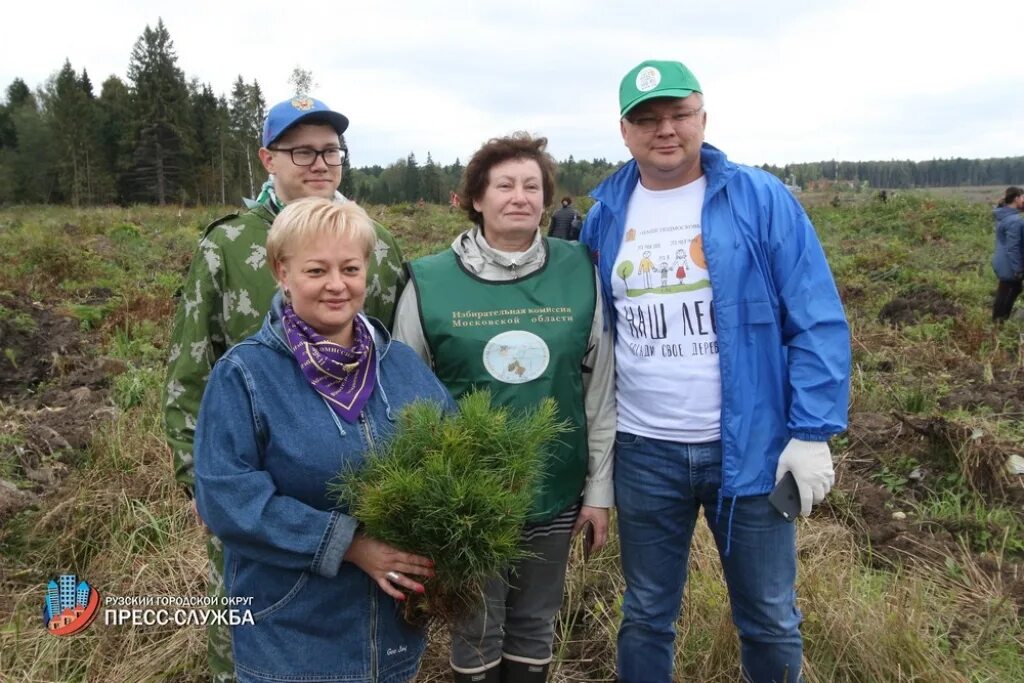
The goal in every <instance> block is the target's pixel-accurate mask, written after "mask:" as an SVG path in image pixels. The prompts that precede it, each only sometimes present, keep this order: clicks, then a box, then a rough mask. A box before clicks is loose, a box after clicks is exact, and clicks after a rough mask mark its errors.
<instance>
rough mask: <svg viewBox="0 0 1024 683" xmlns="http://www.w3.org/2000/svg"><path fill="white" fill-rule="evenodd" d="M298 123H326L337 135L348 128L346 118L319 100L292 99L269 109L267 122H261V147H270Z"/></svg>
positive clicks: (309, 98)
mask: <svg viewBox="0 0 1024 683" xmlns="http://www.w3.org/2000/svg"><path fill="white" fill-rule="evenodd" d="M298 123H326V124H327V125H329V126H331V127H332V128H334V130H336V131H338V135H341V134H342V133H344V132H345V129H346V128H348V118H347V117H346V116H345V115H344V114H340V113H338V112H336V111H333V110H332V109H331V108H330V107H328V106H327V105H326V104H324V103H323V102H321V101H320V100H315V99H313V98H312V97H293V98H292V99H290V100H285V101H284V102H278V103H277V104H275V105H274V106H273V107H271V108H270V111H269V112H268V113H267V120H266V121H264V122H263V146H264V147H270V146H271V145H272V144H274V141H275V140H277V139H278V138H279V137H281V136H282V135H284V133H285V131H287V130H288V129H289V128H291V127H292V126H294V125H296V124H298Z"/></svg>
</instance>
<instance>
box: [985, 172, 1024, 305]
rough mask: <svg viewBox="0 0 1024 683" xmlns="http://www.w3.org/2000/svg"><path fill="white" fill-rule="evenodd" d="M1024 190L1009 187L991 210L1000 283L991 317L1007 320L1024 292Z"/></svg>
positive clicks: (994, 255) (994, 259)
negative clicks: (994, 225) (1022, 283)
mask: <svg viewBox="0 0 1024 683" xmlns="http://www.w3.org/2000/svg"><path fill="white" fill-rule="evenodd" d="M1022 210H1024V190H1022V189H1021V188H1019V187H1008V188H1006V193H1005V194H1004V195H1003V199H1002V200H1001V201H1000V202H999V204H997V205H996V208H995V209H993V210H992V217H993V218H995V221H996V247H995V251H994V252H993V254H992V269H993V270H994V271H996V277H997V278H999V284H998V285H997V286H996V296H995V300H994V301H993V302H992V320H993V321H994V322H997V323H1000V322H1004V321H1006V320H1007V319H1008V318H1009V317H1010V312H1011V311H1013V304H1014V302H1015V301H1017V297H1018V296H1020V292H1021V281H1022V280H1024V216H1022V215H1021V211H1022Z"/></svg>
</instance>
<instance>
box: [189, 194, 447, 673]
mask: <svg viewBox="0 0 1024 683" xmlns="http://www.w3.org/2000/svg"><path fill="white" fill-rule="evenodd" d="M377 240H378V237H377V233H376V228H375V227H374V225H373V221H371V220H370V217H369V216H367V215H366V212H365V211H364V210H363V209H361V208H360V207H358V206H356V204H355V202H343V203H340V202H337V201H334V200H331V199H327V198H325V197H306V198H305V199H300V200H298V201H293V202H289V204H288V206H286V207H284V209H283V210H282V211H281V213H280V214H279V215H278V216H277V218H275V219H274V224H273V227H272V228H271V230H270V234H269V235H268V236H267V243H266V248H267V261H268V270H270V271H271V272H272V273H273V275H274V277H275V278H276V280H277V283H278V286H279V287H280V292H278V293H277V294H276V295H274V297H273V302H272V304H271V305H270V312H269V313H268V314H267V315H266V317H265V318H264V320H263V324H262V327H261V328H260V330H259V332H257V333H256V334H254V335H252V336H251V337H249V338H248V339H246V340H245V341H243V342H241V343H239V344H236V345H235V346H233V347H231V349H230V350H228V352H227V353H226V354H225V355H224V356H223V357H222V358H221V360H220V361H218V362H217V364H216V366H214V368H213V372H212V373H211V374H210V381H209V384H208V385H207V387H206V393H205V394H204V395H203V403H202V406H201V408H200V410H199V422H198V425H197V427H196V438H195V455H196V457H195V480H196V500H197V501H198V504H199V512H200V514H201V515H202V517H203V520H204V521H205V522H206V524H207V525H208V526H209V528H210V530H211V531H212V532H213V533H214V534H216V535H217V537H218V538H220V539H221V540H222V541H223V544H224V562H225V566H227V567H230V568H231V570H230V571H229V572H228V573H227V574H226V575H225V583H226V587H227V591H228V594H229V595H232V596H237V597H245V598H250V597H251V598H252V602H251V603H250V604H247V605H246V607H247V608H248V609H250V610H251V611H252V614H253V615H254V618H253V623H242V624H239V625H236V626H233V627H232V636H233V638H232V639H233V641H234V655H235V665H236V672H237V677H238V680H239V681H241V682H242V683H248V682H250V681H251V682H253V683H256V682H261V683H274V682H281V681H395V682H396V683H397V682H399V681H408V680H411V679H412V678H413V677H414V676H415V675H416V671H417V669H418V668H419V660H420V655H421V654H422V653H423V649H424V647H425V644H426V642H425V641H426V638H425V635H426V634H425V633H424V631H423V630H422V629H420V628H416V627H413V626H410V625H409V624H408V623H406V621H405V618H404V615H403V610H402V608H401V604H400V602H401V601H403V600H405V599H406V598H405V594H404V593H403V590H404V591H409V592H415V593H423V592H424V591H425V587H424V585H423V583H422V582H423V581H424V580H425V579H427V578H429V577H430V576H432V575H433V562H432V561H431V560H430V559H429V558H427V557H423V556H420V555H415V554H413V553H407V552H403V551H401V550H398V549H397V548H394V547H392V546H390V545H388V544H387V543H385V542H383V541H381V540H378V539H374V538H371V537H369V536H367V535H366V534H365V532H364V531H363V530H362V529H361V527H360V525H359V520H358V519H356V518H354V517H352V516H350V515H349V514H346V513H347V509H346V508H344V507H342V508H339V506H338V503H337V501H336V500H334V499H333V497H332V496H331V495H329V486H328V484H329V483H330V482H331V481H333V480H335V479H336V478H337V477H338V474H339V472H340V471H342V470H346V469H349V468H359V467H360V466H362V464H363V463H364V462H365V460H366V457H367V455H368V453H369V452H370V451H372V450H373V449H374V448H375V447H376V446H382V445H384V444H385V443H386V442H387V441H388V440H389V439H390V438H391V437H392V435H393V434H394V431H395V428H396V422H395V419H394V417H393V416H394V415H396V414H398V412H399V411H401V410H402V408H403V407H404V406H407V405H408V404H410V403H412V402H413V401H417V400H421V399H422V400H427V401H433V402H435V403H438V404H440V405H442V406H443V407H444V408H445V409H446V410H449V411H451V410H455V409H456V406H455V404H454V402H452V400H451V396H450V395H449V394H448V392H447V391H446V390H445V388H444V387H443V386H441V383H440V382H438V380H437V378H436V377H435V376H434V375H433V373H431V372H430V369H429V368H428V367H427V366H426V365H424V363H423V361H422V360H420V359H419V357H418V356H417V355H416V354H415V353H413V352H412V350H410V349H409V347H407V346H405V345H404V344H402V343H400V342H393V341H392V340H391V337H390V335H389V334H388V332H387V330H386V329H385V327H384V325H383V323H381V322H380V321H379V320H375V319H373V318H369V317H367V316H366V315H364V314H363V312H362V308H363V301H364V300H365V297H366V290H367V286H366V285H367V277H366V274H367V273H366V269H367V265H368V264H369V262H370V260H371V259H372V258H373V252H374V249H376V245H377ZM371 434H372V437H371Z"/></svg>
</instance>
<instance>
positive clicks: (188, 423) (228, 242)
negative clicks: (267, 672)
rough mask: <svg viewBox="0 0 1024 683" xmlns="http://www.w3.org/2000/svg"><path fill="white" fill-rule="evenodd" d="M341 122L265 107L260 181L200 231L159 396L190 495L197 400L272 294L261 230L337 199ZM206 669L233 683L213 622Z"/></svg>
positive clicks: (394, 258)
mask: <svg viewBox="0 0 1024 683" xmlns="http://www.w3.org/2000/svg"><path fill="white" fill-rule="evenodd" d="M347 127H348V119H347V118H346V117H345V116H344V115H343V114H340V113H338V112H336V111H333V110H332V109H331V108H330V107H328V106H327V105H326V104H324V103H323V102H321V101H320V100H316V99H313V98H310V97H296V98H293V99H290V100H285V101H284V102H280V103H278V104H276V105H274V106H273V107H272V108H271V109H270V112H269V113H268V114H267V119H266V122H265V123H264V126H263V147H262V148H260V150H259V156H260V161H261V162H262V163H263V167H264V168H265V169H266V171H267V173H269V174H270V178H269V180H267V182H266V183H265V184H264V185H263V188H262V190H261V192H260V195H259V197H257V198H256V200H255V201H252V200H250V201H248V202H247V203H248V204H249V205H250V208H248V209H247V210H244V211H241V212H238V213H232V214H229V215H227V216H224V217H223V218H221V219H219V220H216V221H214V222H213V223H211V224H210V225H209V226H208V227H207V228H206V230H205V231H204V232H203V236H202V239H201V240H200V242H199V247H198V248H197V249H196V252H195V255H194V256H193V258H192V266H191V268H190V269H189V272H188V275H187V276H186V278H185V283H184V285H183V286H182V290H181V302H180V303H179V305H178V311H177V314H176V315H175V318H174V329H173V332H172V333H171V350H170V356H169V358H168V367H167V382H166V388H165V393H164V421H165V425H166V428H167V440H168V443H169V444H170V447H171V452H172V454H173V460H174V470H175V477H176V478H177V480H178V481H179V483H180V484H181V485H182V486H183V487H184V489H185V491H186V493H187V494H188V495H189V496H190V497H191V495H192V485H193V467H192V465H193V462H192V443H193V439H194V438H195V428H196V418H197V416H198V415H199V400H200V399H201V398H202V396H203V390H204V389H205V388H206V381H207V378H208V377H209V375H210V370H211V368H212V367H213V364H214V363H215V362H216V361H217V359H218V358H220V357H221V356H222V355H224V353H225V352H226V351H227V350H228V349H229V348H231V347H232V346H233V345H235V344H237V343H238V342H240V341H241V340H243V339H245V338H246V337H248V336H249V335H251V334H253V333H254V332H256V331H257V330H258V329H259V328H260V324H261V323H262V321H263V317H264V316H265V315H266V314H267V311H268V310H269V309H270V300H271V298H272V297H273V295H274V292H275V291H276V284H275V282H274V277H273V274H272V273H271V272H270V269H269V268H267V250H266V246H265V245H266V242H267V232H268V231H269V230H270V225H271V223H272V222H273V220H274V217H275V216H277V214H278V213H280V212H281V210H282V209H283V208H284V207H285V206H286V205H287V204H288V203H289V202H292V201H295V200H297V199H302V198H303V197H326V198H335V199H339V200H342V201H343V200H344V197H342V196H341V194H340V193H339V192H338V185H339V184H340V183H341V164H342V161H343V160H344V157H345V154H346V153H347V151H346V149H345V146H344V143H343V140H342V137H341V136H342V134H343V133H344V132H345V129H346V128H347ZM374 230H375V231H376V233H377V243H376V245H375V247H374V249H373V253H372V254H371V256H370V259H369V262H368V263H367V268H366V276H367V291H366V311H367V313H368V314H369V315H372V316H374V317H376V318H379V319H380V320H381V321H383V322H384V324H385V325H388V326H390V325H391V320H392V314H393V311H394V306H395V302H396V301H397V297H398V295H399V293H400V289H401V285H402V282H403V279H402V278H400V275H401V273H402V256H401V253H400V252H399V250H398V245H397V244H396V243H395V240H394V238H393V237H392V236H391V234H390V233H389V232H388V231H387V230H385V229H384V228H383V227H382V226H381V225H378V224H374ZM207 550H208V553H209V556H210V590H211V591H213V592H214V593H215V594H217V595H222V594H223V586H224V582H223V574H222V568H223V557H222V550H221V546H220V543H219V542H218V540H217V539H216V538H215V537H213V536H211V537H209V539H208V544H207ZM208 633H209V662H210V670H211V674H212V677H213V681H214V683H224V682H226V681H232V680H234V673H233V672H234V666H233V664H232V659H231V634H230V630H229V629H228V627H227V626H225V625H220V624H212V625H210V626H209V627H208Z"/></svg>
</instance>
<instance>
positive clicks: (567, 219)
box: [548, 196, 581, 240]
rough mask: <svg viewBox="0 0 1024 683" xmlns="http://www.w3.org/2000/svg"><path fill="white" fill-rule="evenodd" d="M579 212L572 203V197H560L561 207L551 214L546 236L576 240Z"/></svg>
mask: <svg viewBox="0 0 1024 683" xmlns="http://www.w3.org/2000/svg"><path fill="white" fill-rule="evenodd" d="M580 225H581V220H580V213H579V211H577V210H576V209H575V208H574V207H573V205H572V197H569V196H565V197H562V208H560V209H558V210H557V211H555V212H554V213H552V214H551V222H550V223H549V224H548V237H557V238H559V239H563V240H576V239H579V237H580Z"/></svg>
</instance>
